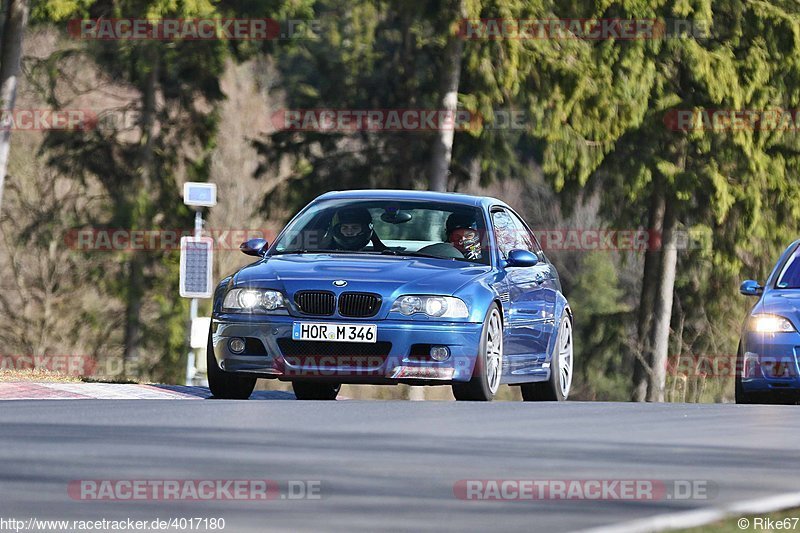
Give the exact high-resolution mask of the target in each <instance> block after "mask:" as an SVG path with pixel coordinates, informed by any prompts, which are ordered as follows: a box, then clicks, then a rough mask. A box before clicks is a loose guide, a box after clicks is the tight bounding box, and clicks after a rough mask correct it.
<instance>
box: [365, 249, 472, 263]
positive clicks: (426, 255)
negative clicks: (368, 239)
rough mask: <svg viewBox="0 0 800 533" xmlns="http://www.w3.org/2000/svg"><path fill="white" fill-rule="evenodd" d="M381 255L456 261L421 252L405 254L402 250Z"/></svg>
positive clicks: (453, 258)
mask: <svg viewBox="0 0 800 533" xmlns="http://www.w3.org/2000/svg"><path fill="white" fill-rule="evenodd" d="M381 255H399V256H409V257H428V258H431V259H449V260H452V261H455V260H456V258H455V257H442V256H441V255H432V254H422V253H419V252H403V251H400V250H382V251H381Z"/></svg>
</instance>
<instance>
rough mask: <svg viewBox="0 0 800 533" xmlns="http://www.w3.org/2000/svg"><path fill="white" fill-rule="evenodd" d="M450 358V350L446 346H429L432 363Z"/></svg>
mask: <svg viewBox="0 0 800 533" xmlns="http://www.w3.org/2000/svg"><path fill="white" fill-rule="evenodd" d="M448 357H450V350H449V349H448V348H447V346H431V359H433V360H434V361H445V360H447V358H448Z"/></svg>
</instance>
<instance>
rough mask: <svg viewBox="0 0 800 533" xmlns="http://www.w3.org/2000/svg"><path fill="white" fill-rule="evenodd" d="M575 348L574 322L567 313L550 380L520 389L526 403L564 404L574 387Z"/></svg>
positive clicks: (562, 320) (563, 317) (555, 349)
mask: <svg viewBox="0 0 800 533" xmlns="http://www.w3.org/2000/svg"><path fill="white" fill-rule="evenodd" d="M572 372H573V347H572V321H571V320H570V318H569V316H568V315H567V313H566V312H565V313H564V316H562V317H561V324H560V325H559V327H558V337H556V343H555V347H554V349H553V357H551V358H550V379H548V380H547V381H542V382H539V383H526V384H524V385H522V386H521V387H520V389H521V392H522V399H523V401H526V402H547V401H550V402H562V401H564V400H566V399H567V396H569V390H570V388H571V387H572Z"/></svg>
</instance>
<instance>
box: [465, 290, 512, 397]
mask: <svg viewBox="0 0 800 533" xmlns="http://www.w3.org/2000/svg"><path fill="white" fill-rule="evenodd" d="M502 374H503V317H502V315H501V314H500V309H499V308H498V307H497V304H495V303H493V304H492V305H491V307H489V311H488V312H487V313H486V318H484V320H483V330H482V331H481V342H480V345H479V347H478V357H477V359H476V360H475V369H474V370H473V372H472V379H470V380H469V381H468V382H466V383H454V384H453V396H455V398H456V400H459V401H473V402H490V401H492V400H493V399H494V395H495V394H497V389H498V388H499V387H500V380H501V378H502Z"/></svg>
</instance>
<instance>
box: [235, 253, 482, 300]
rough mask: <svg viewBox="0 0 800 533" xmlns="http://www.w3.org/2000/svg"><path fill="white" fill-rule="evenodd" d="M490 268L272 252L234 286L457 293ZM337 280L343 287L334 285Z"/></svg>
mask: <svg viewBox="0 0 800 533" xmlns="http://www.w3.org/2000/svg"><path fill="white" fill-rule="evenodd" d="M489 270H490V267H488V266H482V265H474V264H471V263H466V262H463V261H448V260H443V259H433V258H430V259H429V258H422V257H403V256H376V255H356V254H286V255H274V256H270V257H267V258H265V259H264V260H263V261H259V262H258V263H254V264H252V265H249V266H246V267H244V268H242V269H241V270H239V272H237V273H236V275H235V276H234V280H233V282H234V285H236V286H242V285H247V286H253V287H263V288H274V289H279V290H280V289H283V290H284V291H285V292H286V293H287V295H289V296H291V295H292V294H294V292H296V291H298V290H309V289H310V290H332V291H334V292H339V291H364V292H375V293H378V294H380V295H381V296H383V297H384V298H394V297H397V296H399V295H401V294H443V295H448V294H454V293H455V292H456V291H457V290H458V288H459V287H461V286H463V285H464V284H465V283H467V282H469V281H471V280H473V279H474V278H475V277H476V276H479V275H481V274H486V273H487V272H489ZM336 280H343V281H346V282H347V285H346V286H345V287H341V288H337V287H336V286H334V285H333V282H334V281H336Z"/></svg>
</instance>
